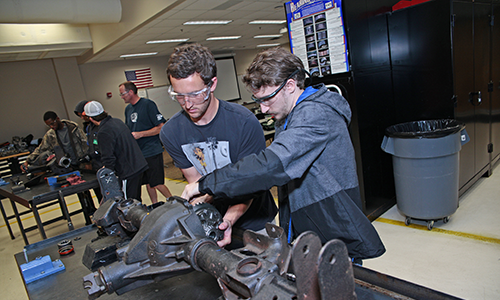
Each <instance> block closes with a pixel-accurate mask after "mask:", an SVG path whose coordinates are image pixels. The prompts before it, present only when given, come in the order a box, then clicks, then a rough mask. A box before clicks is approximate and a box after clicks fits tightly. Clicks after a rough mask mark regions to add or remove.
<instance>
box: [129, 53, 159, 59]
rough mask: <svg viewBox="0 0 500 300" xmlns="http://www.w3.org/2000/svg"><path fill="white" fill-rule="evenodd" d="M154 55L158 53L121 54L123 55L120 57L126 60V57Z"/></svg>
mask: <svg viewBox="0 0 500 300" xmlns="http://www.w3.org/2000/svg"><path fill="white" fill-rule="evenodd" d="M156 54H158V52H148V53H135V54H123V55H120V57H122V58H126V57H135V56H148V55H156Z"/></svg>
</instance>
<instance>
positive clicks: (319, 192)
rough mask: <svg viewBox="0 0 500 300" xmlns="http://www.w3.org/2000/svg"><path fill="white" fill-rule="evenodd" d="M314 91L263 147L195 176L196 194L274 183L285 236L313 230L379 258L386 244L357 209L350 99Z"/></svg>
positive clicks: (355, 252) (233, 192)
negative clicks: (200, 176)
mask: <svg viewBox="0 0 500 300" xmlns="http://www.w3.org/2000/svg"><path fill="white" fill-rule="evenodd" d="M314 88H316V89H317V91H314V90H311V87H310V88H308V89H306V91H305V92H304V93H305V94H310V93H312V94H310V95H309V96H306V97H305V98H304V99H301V98H299V101H300V102H299V103H297V104H296V106H295V107H294V108H293V110H292V111H291V112H290V114H289V115H288V116H287V118H286V120H283V121H282V122H280V123H279V124H277V128H276V134H275V139H274V141H273V143H272V144H271V145H270V146H269V147H267V148H266V149H265V150H263V151H262V152H261V153H260V154H258V155H250V156H247V157H245V158H243V159H241V160H240V161H239V162H237V163H236V164H231V165H228V166H226V167H224V168H222V169H219V170H216V171H215V172H213V173H212V174H209V175H207V176H205V177H203V178H201V179H200V181H199V189H200V192H203V193H209V194H212V195H216V196H220V197H227V198H233V197H237V196H241V195H244V194H250V193H254V192H257V191H261V190H265V189H269V188H270V187H272V186H279V187H280V188H279V202H280V203H279V204H280V226H281V227H283V228H284V229H285V230H286V231H287V232H288V233H289V239H291V238H295V237H297V236H298V234H300V233H302V232H304V231H308V230H311V231H314V232H315V233H317V234H318V236H319V237H320V239H321V241H322V242H323V243H326V242H327V241H329V240H331V239H341V240H342V241H343V242H344V243H345V244H346V246H347V248H348V251H349V255H350V256H351V257H353V258H361V259H363V258H372V257H377V256H380V255H382V254H383V253H384V252H385V248H384V246H383V244H382V242H381V240H380V238H379V236H378V234H377V232H376V230H375V228H374V227H373V226H372V225H371V223H370V221H369V220H368V219H367V218H366V217H365V215H364V214H363V212H362V211H361V199H360V192H359V186H358V179H357V175H356V162H355V158H354V149H353V146H352V143H351V139H350V136H349V131H348V124H349V122H350V119H351V110H350V108H349V104H348V103H347V101H346V100H345V99H344V98H343V97H342V96H340V95H339V94H337V93H333V92H330V91H328V89H327V88H326V87H325V86H324V85H322V84H321V85H318V86H315V87H314ZM290 221H291V222H290Z"/></svg>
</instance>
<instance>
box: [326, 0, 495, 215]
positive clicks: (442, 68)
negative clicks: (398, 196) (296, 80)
mask: <svg viewBox="0 0 500 300" xmlns="http://www.w3.org/2000/svg"><path fill="white" fill-rule="evenodd" d="M397 2H398V1H389V0H381V1H370V0H349V1H344V2H343V6H344V7H343V8H344V18H345V24H346V35H347V41H348V49H349V60H350V66H351V74H350V75H351V76H352V82H353V87H354V91H355V93H354V94H355V97H356V101H355V102H356V106H357V107H356V112H357V122H358V124H357V129H358V130H359V132H358V136H359V147H358V149H357V151H359V152H360V158H361V161H362V172H360V174H359V176H360V178H362V180H363V186H364V194H365V203H366V207H367V213H368V214H371V213H373V214H375V216H376V214H377V211H379V212H380V208H382V210H383V209H384V208H387V207H390V206H391V205H392V203H394V200H395V191H394V183H393V181H394V179H393V175H392V160H391V156H390V155H388V154H386V153H384V152H383V151H382V150H381V149H380V145H381V142H382V139H383V136H384V130H385V128H387V127H388V126H390V125H394V124H397V123H402V122H409V121H416V120H425V119H445V118H456V119H458V120H460V121H463V122H465V123H466V125H467V127H466V128H467V132H468V134H469V136H470V138H471V141H470V142H469V143H468V144H466V145H464V147H463V149H462V151H461V157H460V161H461V165H460V186H461V193H462V192H463V191H465V190H466V189H467V188H469V187H470V186H471V185H472V184H473V183H474V182H475V181H476V180H477V179H478V178H479V177H480V176H482V175H483V174H487V175H488V174H490V172H491V165H492V162H493V161H495V160H496V159H498V157H499V153H500V99H499V94H500V79H499V78H498V77H499V72H500V71H499V70H500V63H499V58H498V56H499V55H500V49H499V43H500V36H499V29H498V27H499V26H500V25H498V24H496V25H495V24H494V23H493V17H492V16H493V15H497V16H498V10H500V8H499V0H483V1H481V0H476V1H472V0H463V1H450V0H434V1H428V2H425V3H422V4H418V5H415V6H411V7H408V8H404V9H401V10H397V11H392V9H391V8H392V6H393V5H394V4H396V3H397ZM497 21H498V20H497ZM322 80H323V81H328V78H324V79H322Z"/></svg>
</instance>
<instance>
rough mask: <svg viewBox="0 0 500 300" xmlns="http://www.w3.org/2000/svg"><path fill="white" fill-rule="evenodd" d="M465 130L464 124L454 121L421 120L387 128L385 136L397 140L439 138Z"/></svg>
mask: <svg viewBox="0 0 500 300" xmlns="http://www.w3.org/2000/svg"><path fill="white" fill-rule="evenodd" d="M464 128H465V124H464V123H462V122H459V121H457V120H454V119H441V120H422V121H414V122H407V123H401V124H396V125H392V126H389V127H387V128H386V129H385V135H387V136H388V137H397V138H409V139H411V138H422V137H425V138H440V137H445V136H448V135H451V134H455V133H457V132H459V131H461V130H462V129H464Z"/></svg>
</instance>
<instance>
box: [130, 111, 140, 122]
mask: <svg viewBox="0 0 500 300" xmlns="http://www.w3.org/2000/svg"><path fill="white" fill-rule="evenodd" d="M137 116H138V114H137V112H134V113H132V114H131V115H130V121H132V123H135V122H137Z"/></svg>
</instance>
